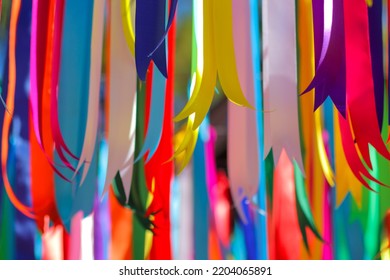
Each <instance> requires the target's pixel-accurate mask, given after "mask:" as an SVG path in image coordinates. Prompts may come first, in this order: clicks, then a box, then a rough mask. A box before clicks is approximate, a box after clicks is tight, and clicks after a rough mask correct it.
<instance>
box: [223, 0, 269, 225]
mask: <svg viewBox="0 0 390 280" xmlns="http://www.w3.org/2000/svg"><path fill="white" fill-rule="evenodd" d="M233 10H234V13H233V35H234V50H235V57H236V64H237V72H238V77H239V81H240V84H241V86H242V89H243V92H244V93H245V97H246V99H247V100H248V101H249V103H251V104H254V103H255V92H254V79H255V77H254V75H253V62H252V60H253V59H252V45H251V33H250V32H242V31H243V30H249V29H250V7H249V1H241V0H233ZM227 123H228V135H227V164H228V170H229V179H230V188H231V192H232V196H233V201H234V204H235V206H236V208H237V211H238V214H239V215H240V218H241V219H242V220H243V221H244V223H247V222H249V221H248V220H247V219H246V215H245V214H244V210H243V209H242V201H243V199H244V198H247V199H249V200H252V198H253V196H254V195H255V194H256V193H257V190H258V187H259V179H260V176H259V171H260V170H259V158H258V156H259V153H258V151H257V150H258V138H257V137H258V134H257V125H256V111H254V110H248V108H245V107H239V106H237V105H236V104H233V103H229V104H228V121H227ZM260 160H262V159H260ZM262 175H263V176H264V174H262ZM248 211H249V210H248Z"/></svg>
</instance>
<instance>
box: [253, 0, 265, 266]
mask: <svg viewBox="0 0 390 280" xmlns="http://www.w3.org/2000/svg"><path fill="white" fill-rule="evenodd" d="M258 5H259V3H258V1H257V0H250V12H251V30H250V31H251V39H252V61H253V75H254V79H253V81H254V92H255V102H256V108H257V115H256V117H257V135H258V137H257V138H258V141H259V143H258V146H259V149H258V152H259V169H260V170H259V173H260V180H259V190H258V193H257V197H256V199H257V204H258V206H259V208H260V209H261V210H263V211H264V213H265V212H267V193H266V184H265V167H264V160H263V159H264V126H263V122H264V121H263V112H262V108H263V93H262V88H261V69H260V65H261V54H260V50H261V42H260V31H259V14H258V9H259V6H258ZM256 231H257V237H258V242H257V251H258V258H259V259H261V260H265V259H268V243H267V217H266V216H265V215H262V214H259V213H257V217H256Z"/></svg>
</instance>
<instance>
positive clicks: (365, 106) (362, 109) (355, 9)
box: [340, 0, 390, 169]
mask: <svg viewBox="0 0 390 280" xmlns="http://www.w3.org/2000/svg"><path fill="white" fill-rule="evenodd" d="M340 12H341V11H340ZM344 16H345V38H346V39H345V42H346V45H345V46H346V62H347V72H346V73H347V76H346V77H347V106H348V110H349V116H350V121H351V129H352V130H353V133H354V136H355V138H354V141H355V142H356V143H357V146H358V148H359V151H360V153H361V155H362V158H363V159H364V161H365V163H366V164H367V166H368V167H369V168H370V169H371V167H372V166H371V161H370V153H369V144H370V145H372V146H373V147H374V148H375V149H376V150H377V151H378V152H379V153H380V154H381V155H383V156H384V157H386V158H387V159H390V153H389V152H388V150H387V148H386V146H385V144H384V142H383V140H382V138H381V134H380V127H379V125H378V121H377V116H376V113H375V112H376V107H375V97H374V82H373V78H372V73H373V72H372V67H371V55H370V41H369V27H368V11H367V5H366V3H365V2H364V0H358V1H353V0H346V1H344ZM356 81H359V83H356Z"/></svg>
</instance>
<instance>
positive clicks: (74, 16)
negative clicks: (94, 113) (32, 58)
mask: <svg viewBox="0 0 390 280" xmlns="http://www.w3.org/2000/svg"><path fill="white" fill-rule="evenodd" d="M92 11H93V0H83V1H78V0H67V1H65V8H64V23H63V34H62V46H61V50H62V54H61V68H60V79H59V89H58V90H59V93H58V95H59V96H58V102H59V108H58V109H59V121H60V125H61V129H62V132H63V136H64V139H65V142H66V143H67V144H68V147H69V148H70V150H71V151H75V153H76V155H80V153H81V149H82V146H83V141H84V131H85V127H86V119H87V108H88V94H86V93H88V90H89V70H90V69H89V67H90V45H91V31H92ZM97 146H98V145H96V148H95V151H97ZM96 158H97V157H96V152H95V155H94V157H93V159H92V162H91V167H90V172H89V173H88V175H87V178H86V179H85V181H84V183H83V185H82V186H81V187H78V185H79V182H80V176H77V177H76V178H75V180H74V181H73V182H66V181H64V180H63V179H61V178H60V177H59V176H57V175H56V176H55V197H56V203H57V208H58V212H59V215H60V217H61V219H62V221H63V222H64V225H65V227H66V229H67V230H69V228H70V221H71V218H72V216H73V215H74V214H75V213H77V212H78V211H83V213H84V215H85V216H86V215H88V214H89V213H91V212H92V209H93V202H94V194H95V189H96V184H97V183H96V176H97V160H96ZM70 160H72V159H70ZM55 162H56V163H57V164H61V161H60V159H59V157H58V155H57V154H56V155H55ZM74 165H76V162H74ZM63 174H64V175H65V176H66V177H67V178H71V177H72V176H73V173H72V171H70V170H64V172H63Z"/></svg>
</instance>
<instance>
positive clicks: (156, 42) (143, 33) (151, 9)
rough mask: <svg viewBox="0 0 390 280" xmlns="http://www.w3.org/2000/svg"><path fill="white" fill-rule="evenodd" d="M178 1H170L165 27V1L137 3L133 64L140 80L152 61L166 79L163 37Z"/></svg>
mask: <svg viewBox="0 0 390 280" xmlns="http://www.w3.org/2000/svg"><path fill="white" fill-rule="evenodd" d="M177 1H178V0H171V5H170V9H169V16H168V22H167V26H165V14H166V13H165V10H166V3H167V0H158V1H156V0H141V1H137V5H136V15H135V38H136V39H135V64H136V67H137V73H138V76H139V78H140V79H141V80H143V81H145V78H146V71H147V70H148V67H149V64H150V62H151V61H152V60H153V61H154V63H155V65H156V66H157V68H158V69H159V70H160V72H161V74H163V75H164V77H167V76H168V74H167V61H166V44H165V37H166V35H167V33H168V30H169V27H170V26H171V25H172V22H173V19H174V17H175V11H176V7H177Z"/></svg>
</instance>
